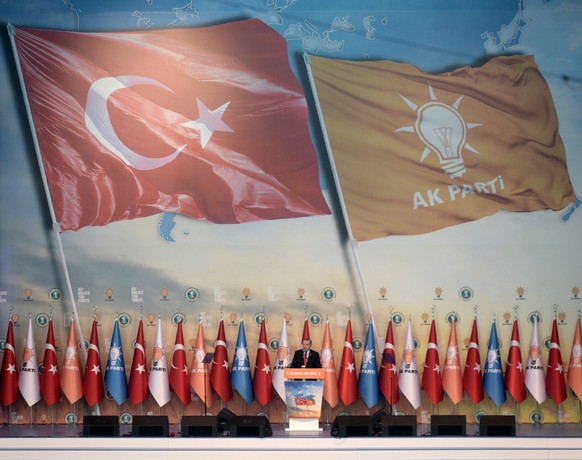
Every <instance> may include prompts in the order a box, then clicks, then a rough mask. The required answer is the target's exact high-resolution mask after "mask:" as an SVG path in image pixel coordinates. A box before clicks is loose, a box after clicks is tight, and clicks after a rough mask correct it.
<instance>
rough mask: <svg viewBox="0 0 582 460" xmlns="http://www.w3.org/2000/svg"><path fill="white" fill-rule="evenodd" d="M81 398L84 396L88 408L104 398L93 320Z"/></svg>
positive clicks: (95, 326)
mask: <svg viewBox="0 0 582 460" xmlns="http://www.w3.org/2000/svg"><path fill="white" fill-rule="evenodd" d="M83 396H85V400H86V401H87V403H88V404H89V406H94V405H95V404H97V403H98V402H99V401H101V400H102V399H103V396H105V391H104V390H103V372H102V369H101V357H100V354H99V336H98V334H97V321H95V320H93V326H92V327H91V339H90V340H89V351H88V352H87V363H86V364H85V376H84V377H83Z"/></svg>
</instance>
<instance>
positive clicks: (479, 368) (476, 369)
mask: <svg viewBox="0 0 582 460" xmlns="http://www.w3.org/2000/svg"><path fill="white" fill-rule="evenodd" d="M473 370H474V371H475V372H481V364H479V363H475V367H474V368H473Z"/></svg>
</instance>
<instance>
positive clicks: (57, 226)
mask: <svg viewBox="0 0 582 460" xmlns="http://www.w3.org/2000/svg"><path fill="white" fill-rule="evenodd" d="M7 27H8V35H9V36H10V44H11V46H12V54H13V56H14V62H15V63H16V70H17V73H18V80H19V81H20V86H21V88H22V94H23V98H24V105H25V107H26V114H27V117H28V122H29V125H30V131H31V134H32V140H33V143H34V150H35V152H36V159H37V162H38V167H39V169H40V176H41V178H42V184H43V187H44V190H45V194H46V199H47V204H48V208H49V213H50V216H51V222H52V229H53V235H54V239H55V241H56V243H57V248H58V253H59V255H60V262H61V268H62V270H63V274H64V275H65V284H66V288H67V293H68V294H69V297H70V300H71V304H72V306H73V312H74V314H75V317H76V318H79V314H78V312H77V304H76V303H75V295H74V293H73V286H72V285H71V278H70V276H69V269H68V267H67V261H66V259H65V251H64V249H63V242H62V241H61V233H60V229H61V226H60V224H59V223H58V222H57V218H56V214H55V209H54V206H53V202H52V198H51V193H50V190H49V187H48V181H47V177H46V172H45V170H44V167H43V165H42V157H41V155H40V145H39V143H38V138H37V136H36V132H35V130H34V120H33V118H32V111H31V108H30V102H29V101H28V93H27V92H26V86H25V84H24V77H23V74H22V68H21V66H20V60H19V59H18V57H17V56H18V50H17V49H16V42H15V41H14V34H15V33H16V30H15V29H14V26H13V25H12V24H8V26H7ZM76 327H77V333H78V334H79V337H80V338H81V339H82V338H83V332H82V330H81V325H80V324H77V325H76ZM83 356H84V358H85V360H87V350H86V349H85V347H83Z"/></svg>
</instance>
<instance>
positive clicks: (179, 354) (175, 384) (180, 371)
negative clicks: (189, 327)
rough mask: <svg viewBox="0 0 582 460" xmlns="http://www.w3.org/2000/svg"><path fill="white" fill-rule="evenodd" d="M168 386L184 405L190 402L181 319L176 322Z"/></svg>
mask: <svg viewBox="0 0 582 460" xmlns="http://www.w3.org/2000/svg"><path fill="white" fill-rule="evenodd" d="M170 388H171V389H172V391H173V392H174V393H176V396H177V397H178V399H179V400H180V401H181V403H182V404H183V405H184V406H187V405H188V404H190V401H191V398H190V384H189V382H188V364H187V360H186V347H184V332H183V330H182V321H179V322H178V328H177V330H176V340H175V342H174V350H173V352H172V367H171V369H170Z"/></svg>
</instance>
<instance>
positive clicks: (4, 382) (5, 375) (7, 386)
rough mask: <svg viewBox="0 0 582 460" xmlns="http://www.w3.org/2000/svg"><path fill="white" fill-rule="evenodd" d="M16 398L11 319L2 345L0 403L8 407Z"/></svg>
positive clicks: (16, 374)
mask: <svg viewBox="0 0 582 460" xmlns="http://www.w3.org/2000/svg"><path fill="white" fill-rule="evenodd" d="M17 398H18V370H17V369H16V354H15V352H14V327H13V325H12V319H10V321H8V332H7V333H6V343H5V344H4V356H3V357H2V370H1V371H0V402H2V405H3V406H9V405H10V404H13V403H14V402H16V399H17Z"/></svg>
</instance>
